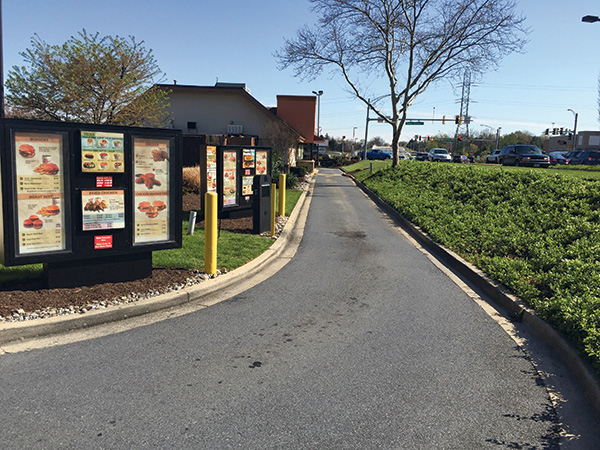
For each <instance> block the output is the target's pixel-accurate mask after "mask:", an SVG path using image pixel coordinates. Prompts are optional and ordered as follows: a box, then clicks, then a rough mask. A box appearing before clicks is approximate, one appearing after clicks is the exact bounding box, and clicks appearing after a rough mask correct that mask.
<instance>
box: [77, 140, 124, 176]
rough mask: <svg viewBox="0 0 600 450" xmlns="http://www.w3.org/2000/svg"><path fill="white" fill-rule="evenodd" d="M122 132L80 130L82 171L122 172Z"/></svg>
mask: <svg viewBox="0 0 600 450" xmlns="http://www.w3.org/2000/svg"><path fill="white" fill-rule="evenodd" d="M124 137H125V136H124V135H123V134H122V133H107V132H97V131H82V132H81V170H82V172H111V173H123V172H124V171H125V166H124V162H123V161H124V155H125V153H124V149H123V141H124Z"/></svg>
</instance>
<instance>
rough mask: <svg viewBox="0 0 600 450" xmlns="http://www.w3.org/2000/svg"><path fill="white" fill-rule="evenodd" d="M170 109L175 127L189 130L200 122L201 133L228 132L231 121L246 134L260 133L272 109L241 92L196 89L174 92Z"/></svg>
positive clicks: (198, 126) (257, 134)
mask: <svg viewBox="0 0 600 450" xmlns="http://www.w3.org/2000/svg"><path fill="white" fill-rule="evenodd" d="M169 111H170V113H171V115H172V119H173V128H176V129H181V130H183V131H184V132H185V133H187V131H188V130H187V124H188V122H196V124H197V130H198V134H228V130H227V126H228V125H230V124H235V125H242V126H243V131H242V134H244V135H247V136H248V135H252V136H259V135H260V134H261V132H262V129H263V127H264V126H265V124H266V123H267V122H268V121H269V120H270V118H269V116H268V114H271V113H270V112H269V111H261V109H260V108H257V107H255V106H254V105H253V104H252V103H251V102H249V101H248V100H247V99H246V98H243V97H242V96H240V95H239V94H238V93H233V92H232V93H228V92H224V91H223V90H218V91H217V92H215V93H211V92H207V91H203V92H202V93H201V94H196V93H194V92H193V90H190V91H184V92H172V93H171V95H170V107H169Z"/></svg>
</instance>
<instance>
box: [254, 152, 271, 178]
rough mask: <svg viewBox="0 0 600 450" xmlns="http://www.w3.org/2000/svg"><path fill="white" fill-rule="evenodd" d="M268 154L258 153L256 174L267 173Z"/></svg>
mask: <svg viewBox="0 0 600 450" xmlns="http://www.w3.org/2000/svg"><path fill="white" fill-rule="evenodd" d="M268 155H269V154H268V153H267V152H266V151H257V152H256V174H257V175H264V174H265V173H266V172H267V163H268V159H267V158H268Z"/></svg>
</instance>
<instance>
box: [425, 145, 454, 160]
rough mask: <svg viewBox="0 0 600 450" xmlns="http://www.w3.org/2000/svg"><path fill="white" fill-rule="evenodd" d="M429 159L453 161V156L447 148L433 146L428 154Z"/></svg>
mask: <svg viewBox="0 0 600 450" xmlns="http://www.w3.org/2000/svg"><path fill="white" fill-rule="evenodd" d="M427 159H428V160H429V161H437V162H450V161H452V156H450V153H448V150H446V149H445V148H432V149H431V150H429V153H428V154H427Z"/></svg>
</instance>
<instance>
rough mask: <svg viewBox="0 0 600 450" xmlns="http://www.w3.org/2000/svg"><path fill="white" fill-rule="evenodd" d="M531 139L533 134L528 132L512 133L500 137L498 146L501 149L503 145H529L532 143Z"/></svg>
mask: <svg viewBox="0 0 600 450" xmlns="http://www.w3.org/2000/svg"><path fill="white" fill-rule="evenodd" d="M533 138H534V136H533V134H531V133H529V132H528V131H514V132H512V133H509V134H506V135H504V136H502V137H501V138H500V144H498V146H499V147H500V148H502V147H504V146H505V145H516V144H526V145H530V144H532V143H533Z"/></svg>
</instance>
